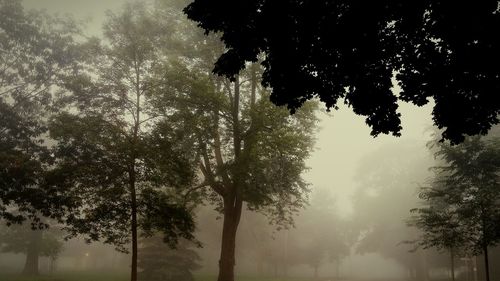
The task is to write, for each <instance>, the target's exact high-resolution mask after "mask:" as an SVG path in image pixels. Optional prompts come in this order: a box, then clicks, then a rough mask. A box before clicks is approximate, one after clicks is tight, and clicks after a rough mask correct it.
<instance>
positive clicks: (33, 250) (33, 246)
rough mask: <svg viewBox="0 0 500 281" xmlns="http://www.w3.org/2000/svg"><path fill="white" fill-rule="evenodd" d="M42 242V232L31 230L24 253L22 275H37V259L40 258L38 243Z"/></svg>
mask: <svg viewBox="0 0 500 281" xmlns="http://www.w3.org/2000/svg"><path fill="white" fill-rule="evenodd" d="M41 241H42V231H40V230H33V231H32V232H31V234H30V241H29V245H28V249H27V251H26V262H25V263H24V269H23V274H25V275H38V274H39V271H38V258H39V256H40V243H41Z"/></svg>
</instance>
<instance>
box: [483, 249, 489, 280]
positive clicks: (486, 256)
mask: <svg viewBox="0 0 500 281" xmlns="http://www.w3.org/2000/svg"><path fill="white" fill-rule="evenodd" d="M483 253H484V271H485V272H484V273H485V275H486V281H490V264H489V260H488V245H483Z"/></svg>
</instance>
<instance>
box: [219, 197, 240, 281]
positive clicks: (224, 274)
mask: <svg viewBox="0 0 500 281" xmlns="http://www.w3.org/2000/svg"><path fill="white" fill-rule="evenodd" d="M241 210H242V201H241V199H239V198H238V197H237V196H234V197H233V196H227V197H226V198H224V223H223V227H222V245H221V252H220V260H219V276H218V278H217V281H234V266H235V265H236V257H235V253H236V233H237V230H238V224H239V222H240V218H241Z"/></svg>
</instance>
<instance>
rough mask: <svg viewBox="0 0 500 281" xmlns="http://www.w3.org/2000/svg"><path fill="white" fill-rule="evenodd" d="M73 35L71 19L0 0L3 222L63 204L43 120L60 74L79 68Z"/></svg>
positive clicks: (53, 212) (56, 211) (35, 216)
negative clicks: (52, 169) (56, 183)
mask: <svg viewBox="0 0 500 281" xmlns="http://www.w3.org/2000/svg"><path fill="white" fill-rule="evenodd" d="M78 33H79V27H78V26H77V25H76V24H75V23H74V22H73V21H72V20H71V19H63V18H57V17H53V16H49V15H47V14H45V13H43V12H39V11H25V10H24V9H23V7H22V4H21V1H20V0H0V199H1V200H0V217H1V218H3V219H5V220H6V221H7V223H20V222H22V221H24V220H26V219H29V220H31V221H32V222H33V224H38V223H40V220H39V218H40V216H52V217H57V216H61V215H62V213H63V208H61V206H63V205H67V203H68V202H67V201H66V200H65V199H64V198H62V197H61V196H60V192H59V191H58V190H57V187H56V186H55V185H52V184H51V181H52V180H51V179H50V178H51V176H50V170H51V167H52V166H51V164H52V160H53V159H52V158H51V157H50V153H49V151H48V149H47V145H48V144H49V142H50V141H48V140H47V126H46V125H47V124H46V121H47V119H48V117H49V116H50V114H51V113H52V109H55V108H54V107H53V106H52V105H53V103H52V101H53V96H54V95H55V94H56V93H57V92H59V91H60V90H61V88H60V87H59V86H60V85H61V84H62V83H63V81H64V78H65V77H66V76H68V75H70V74H72V73H73V72H74V71H77V70H78V69H79V62H80V58H81V53H80V45H79V44H78V43H77V40H76V39H75V37H76V36H77V35H78ZM41 224H43V223H41Z"/></svg>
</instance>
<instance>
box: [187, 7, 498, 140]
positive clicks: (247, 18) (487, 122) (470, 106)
mask: <svg viewBox="0 0 500 281" xmlns="http://www.w3.org/2000/svg"><path fill="white" fill-rule="evenodd" d="M185 12H186V14H187V15H188V17H189V18H190V19H192V20H194V21H196V22H197V23H198V24H199V26H201V27H202V28H203V29H205V31H206V32H207V33H208V32H220V33H221V34H222V37H221V38H222V41H223V42H224V43H225V47H226V48H227V51H226V52H224V54H222V55H221V56H220V57H219V59H218V61H217V63H216V64H215V69H214V72H215V73H217V74H221V75H225V76H228V77H231V78H233V79H234V77H235V75H237V74H238V72H239V71H240V70H241V69H243V68H244V67H245V62H248V61H251V62H255V61H257V57H258V56H259V55H261V53H263V54H264V56H265V60H264V62H263V63H262V65H263V66H264V67H265V72H264V75H263V78H264V79H263V80H262V82H263V85H265V86H269V87H270V88H272V94H271V100H272V101H273V102H274V103H275V104H276V105H287V106H288V108H289V109H290V110H291V111H292V112H294V111H295V110H296V109H297V108H299V107H300V106H301V105H302V104H303V103H304V102H305V101H306V100H309V99H312V98H313V97H319V99H321V100H322V101H323V102H324V103H325V104H326V106H327V107H328V108H333V109H335V108H337V103H338V100H339V99H343V100H345V102H346V103H347V104H349V105H351V106H352V107H353V111H354V112H355V113H356V114H359V115H362V116H366V123H367V124H368V125H369V126H370V127H371V128H372V135H378V134H379V133H385V134H387V133H392V134H394V135H400V131H401V122H400V114H399V113H398V112H397V109H398V104H397V102H398V100H400V101H405V102H411V103H413V104H415V105H417V106H422V105H424V104H427V103H428V102H429V100H430V99H431V98H432V99H433V100H434V102H435V106H434V111H433V116H434V117H433V120H434V123H435V125H437V126H438V127H439V128H445V130H444V131H443V133H442V137H443V138H444V139H448V140H451V141H452V142H453V143H457V142H461V141H463V140H464V136H465V135H473V134H486V133H487V132H488V130H489V129H490V128H491V126H492V125H493V124H497V123H498V121H499V119H498V114H499V113H500V100H499V99H500V97H499V95H497V94H496V93H497V92H498V91H499V89H500V68H499V67H498V63H499V62H500V54H499V53H498V49H499V48H500V41H499V40H498V36H497V30H496V26H498V24H499V22H500V13H499V8H498V1H497V0H485V1H481V3H480V4H477V5H473V6H472V5H470V3H468V2H460V3H457V1H451V0H446V1H439V2H436V1H432V0H426V1H406V0H399V1H369V2H367V1H360V0H358V1H352V0H342V1H335V2H332V1H326V0H324V1H317V0H308V1H273V0H253V1H245V3H243V4H242V3H240V2H235V1H231V0H225V1H217V2H213V1H210V0H195V1H193V2H192V3H191V4H190V5H189V6H187V7H186V8H185ZM464 19H467V20H464ZM393 77H395V78H396V83H397V84H398V85H399V86H400V87H401V88H402V90H403V91H402V92H401V93H399V94H398V95H396V94H395V93H393V92H392V87H393V83H392V78H393Z"/></svg>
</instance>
